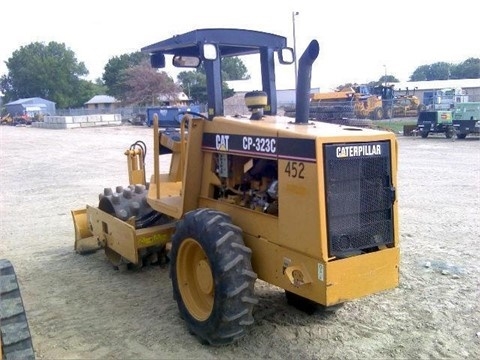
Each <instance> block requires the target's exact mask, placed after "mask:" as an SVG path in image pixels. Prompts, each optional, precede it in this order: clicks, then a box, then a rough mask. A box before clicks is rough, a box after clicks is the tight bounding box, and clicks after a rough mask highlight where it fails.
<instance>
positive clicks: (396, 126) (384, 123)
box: [374, 118, 417, 134]
mask: <svg viewBox="0 0 480 360" xmlns="http://www.w3.org/2000/svg"><path fill="white" fill-rule="evenodd" d="M374 124H375V127H377V128H380V129H384V130H388V131H392V132H394V133H396V134H398V133H402V132H403V126H404V125H416V124H417V119H416V118H405V119H398V118H396V119H390V120H375V121H374Z"/></svg>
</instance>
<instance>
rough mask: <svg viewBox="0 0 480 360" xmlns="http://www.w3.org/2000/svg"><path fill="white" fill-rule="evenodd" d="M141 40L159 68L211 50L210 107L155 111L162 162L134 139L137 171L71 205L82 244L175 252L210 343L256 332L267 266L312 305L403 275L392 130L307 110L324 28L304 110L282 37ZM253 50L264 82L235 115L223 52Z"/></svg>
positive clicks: (198, 33)
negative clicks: (282, 77) (286, 101)
mask: <svg viewBox="0 0 480 360" xmlns="http://www.w3.org/2000/svg"><path fill="white" fill-rule="evenodd" d="M142 51H144V52H146V53H149V54H150V57H151V63H152V66H153V67H155V68H162V67H164V66H165V61H166V58H169V57H172V63H173V65H175V66H179V67H193V68H194V67H198V66H199V65H200V64H202V63H203V66H204V69H205V73H206V76H207V94H208V109H207V112H206V113H205V114H206V115H203V114H199V113H190V112H188V111H187V112H185V114H184V116H183V118H182V120H181V121H179V122H178V126H177V127H176V128H169V129H163V128H162V124H158V119H155V121H154V126H153V137H154V154H153V159H154V164H153V174H152V175H151V177H146V176H145V173H146V172H145V164H144V152H145V151H144V149H143V146H142V145H141V144H142V143H141V142H137V143H134V144H133V145H132V146H131V147H130V148H129V149H128V150H127V151H126V154H127V159H128V167H129V175H130V184H128V186H125V187H118V188H117V189H115V190H113V189H112V190H111V189H106V190H105V191H104V193H103V194H102V195H101V199H100V202H99V204H97V205H95V206H87V207H86V208H83V209H78V210H74V211H72V214H73V219H74V224H75V234H76V239H75V249H76V250H77V252H79V253H85V252H90V251H95V250H98V249H103V250H104V251H105V253H106V255H107V256H108V258H109V259H110V260H111V261H112V263H113V264H114V265H115V266H118V267H120V266H123V267H129V266H133V267H138V266H142V265H145V264H147V263H150V262H156V261H162V259H167V261H168V263H169V268H170V275H171V280H172V286H173V293H174V298H175V300H176V302H177V304H178V308H179V311H180V313H181V315H182V318H183V319H184V321H185V323H186V325H187V327H188V329H189V331H190V332H191V333H193V334H196V335H197V336H198V338H199V339H200V340H201V341H202V342H204V343H208V344H212V345H222V344H228V343H231V342H233V341H235V340H237V339H239V338H240V337H242V336H244V335H245V334H246V333H247V331H248V326H249V325H251V324H252V323H253V322H254V318H253V316H252V310H253V308H254V306H255V304H256V303H257V301H258V300H257V298H256V296H255V291H254V288H255V286H254V285H255V281H256V280H257V279H261V280H264V281H266V282H267V283H270V284H273V285H275V286H278V287H280V288H282V289H284V290H285V294H286V298H287V300H288V302H289V303H290V304H292V305H294V306H297V307H299V308H301V309H304V310H306V311H313V310H314V309H316V308H318V307H323V308H327V309H328V308H331V307H334V306H337V305H339V304H342V303H344V302H347V301H349V300H353V299H357V298H360V297H363V296H366V295H370V294H373V293H377V292H381V291H384V290H387V289H392V288H394V287H396V286H397V285H398V278H399V228H398V208H397V197H396V189H397V141H396V138H395V135H394V134H393V133H391V132H386V131H379V130H372V129H365V128H357V127H351V126H342V125H340V126H339V125H334V124H329V123H321V122H312V121H310V120H309V119H310V116H309V95H310V78H311V70H312V64H313V62H314V61H315V59H316V58H317V56H318V53H319V45H318V42H317V41H316V40H313V41H312V42H311V43H310V45H309V46H308V47H307V49H306V50H305V52H304V53H303V54H302V56H301V57H300V59H299V61H298V64H299V72H298V84H297V89H296V115H295V119H292V118H290V117H284V116H279V115H277V91H276V85H275V66H281V67H283V66H284V65H291V64H292V63H293V62H294V59H293V56H294V52H293V51H292V49H291V48H289V47H287V46H286V38H285V37H282V36H278V35H274V34H269V33H264V32H258V31H251V30H243V29H199V30H193V31H191V32H188V33H185V34H182V35H177V36H174V37H173V38H170V39H166V40H163V41H160V42H158V43H155V44H153V45H150V46H146V47H144V48H143V49H142ZM243 55H251V56H254V57H256V58H258V60H259V62H260V69H261V78H262V89H261V90H255V91H252V92H249V93H247V94H246V95H245V103H246V106H247V107H248V108H249V110H250V113H249V114H247V115H238V114H232V115H227V114H225V113H224V108H223V101H222V72H221V65H222V62H221V59H222V58H224V57H228V56H243ZM289 69H290V68H289ZM288 71H290V70H288ZM164 158H166V160H163V159H164ZM161 159H162V160H161ZM164 161H170V168H169V172H168V173H162V172H161V171H160V163H164Z"/></svg>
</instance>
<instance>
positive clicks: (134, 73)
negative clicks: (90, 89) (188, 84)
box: [118, 60, 180, 105]
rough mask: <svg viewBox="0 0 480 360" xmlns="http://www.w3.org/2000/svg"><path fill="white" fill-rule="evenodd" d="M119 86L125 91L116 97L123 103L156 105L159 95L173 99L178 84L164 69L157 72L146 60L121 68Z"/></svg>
mask: <svg viewBox="0 0 480 360" xmlns="http://www.w3.org/2000/svg"><path fill="white" fill-rule="evenodd" d="M119 76H120V78H122V79H123V80H122V82H121V83H120V84H119V86H120V87H122V88H123V89H125V91H124V92H123V93H122V94H121V95H120V97H119V98H118V99H119V100H121V101H122V102H123V103H124V104H127V105H131V104H138V105H156V104H158V103H159V101H160V100H159V98H160V97H165V98H168V99H175V98H176V97H177V95H178V93H179V91H180V86H179V85H177V84H175V83H174V81H173V79H172V78H171V77H170V76H168V74H167V73H166V72H165V71H161V72H157V70H156V69H154V68H152V67H151V66H150V64H149V62H148V61H146V60H144V61H142V62H141V63H140V64H139V65H136V66H132V67H130V68H128V69H125V70H123V71H122V72H121V73H120V74H119Z"/></svg>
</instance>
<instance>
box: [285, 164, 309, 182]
mask: <svg viewBox="0 0 480 360" xmlns="http://www.w3.org/2000/svg"><path fill="white" fill-rule="evenodd" d="M304 170H305V164H304V163H303V162H297V161H289V162H287V165H286V166H285V173H286V174H287V175H288V176H289V177H293V178H299V179H304V178H305V177H304V175H303V171H304Z"/></svg>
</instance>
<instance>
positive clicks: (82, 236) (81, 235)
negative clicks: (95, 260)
mask: <svg viewBox="0 0 480 360" xmlns="http://www.w3.org/2000/svg"><path fill="white" fill-rule="evenodd" d="M72 217H73V226H74V229H75V246H74V248H75V251H76V252H77V253H78V254H81V255H85V254H90V253H93V252H95V251H97V250H99V249H101V248H102V247H103V246H102V245H101V244H100V243H99V242H98V238H97V237H95V236H93V234H92V231H91V230H90V226H89V224H88V219H87V209H86V208H85V209H78V210H72Z"/></svg>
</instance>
